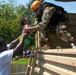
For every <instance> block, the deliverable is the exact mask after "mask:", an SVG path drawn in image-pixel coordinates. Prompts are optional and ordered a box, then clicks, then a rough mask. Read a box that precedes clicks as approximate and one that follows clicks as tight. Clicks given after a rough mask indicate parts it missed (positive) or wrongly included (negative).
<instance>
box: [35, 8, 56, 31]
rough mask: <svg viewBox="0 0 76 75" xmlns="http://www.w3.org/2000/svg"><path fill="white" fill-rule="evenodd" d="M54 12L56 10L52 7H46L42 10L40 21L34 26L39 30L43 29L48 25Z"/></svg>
mask: <svg viewBox="0 0 76 75" xmlns="http://www.w3.org/2000/svg"><path fill="white" fill-rule="evenodd" d="M55 10H56V9H55V8H54V7H46V8H45V9H44V12H43V16H42V21H41V22H40V23H38V24H37V25H36V27H37V28H38V29H39V30H42V29H44V28H45V27H46V26H47V25H48V23H49V21H50V19H51V17H52V15H53V13H54V12H55Z"/></svg>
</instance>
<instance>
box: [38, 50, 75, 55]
mask: <svg viewBox="0 0 76 75" xmlns="http://www.w3.org/2000/svg"><path fill="white" fill-rule="evenodd" d="M38 53H39V54H68V55H70V54H71V55H76V49H55V50H54V49H48V50H41V51H39V52H38Z"/></svg>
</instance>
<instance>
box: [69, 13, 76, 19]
mask: <svg viewBox="0 0 76 75" xmlns="http://www.w3.org/2000/svg"><path fill="white" fill-rule="evenodd" d="M68 15H69V19H76V13H68Z"/></svg>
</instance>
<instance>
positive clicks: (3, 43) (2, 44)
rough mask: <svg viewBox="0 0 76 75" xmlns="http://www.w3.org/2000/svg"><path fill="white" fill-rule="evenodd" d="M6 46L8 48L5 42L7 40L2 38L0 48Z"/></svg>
mask: <svg viewBox="0 0 76 75" xmlns="http://www.w3.org/2000/svg"><path fill="white" fill-rule="evenodd" d="M4 45H5V46H6V42H5V40H4V39H3V38H1V39H0V47H1V46H4Z"/></svg>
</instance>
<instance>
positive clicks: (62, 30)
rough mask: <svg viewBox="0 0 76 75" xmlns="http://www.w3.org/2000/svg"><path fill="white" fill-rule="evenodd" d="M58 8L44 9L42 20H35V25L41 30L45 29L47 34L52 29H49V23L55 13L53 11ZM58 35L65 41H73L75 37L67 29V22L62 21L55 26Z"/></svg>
mask: <svg viewBox="0 0 76 75" xmlns="http://www.w3.org/2000/svg"><path fill="white" fill-rule="evenodd" d="M55 10H56V8H55V7H46V8H45V9H44V11H43V15H42V18H41V20H42V21H41V22H39V23H38V22H37V21H35V25H36V27H38V28H39V30H42V31H43V30H44V33H45V34H47V33H48V32H49V31H50V30H51V29H50V30H49V29H47V25H48V23H49V21H50V19H51V17H52V15H53V13H54V12H55ZM50 26H51V25H50ZM54 29H55V31H56V34H57V36H58V37H59V38H60V39H62V40H63V41H65V42H73V41H74V38H73V37H72V35H71V34H70V33H69V32H68V31H66V25H65V22H60V23H58V25H56V27H54ZM49 35H50V34H49Z"/></svg>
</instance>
